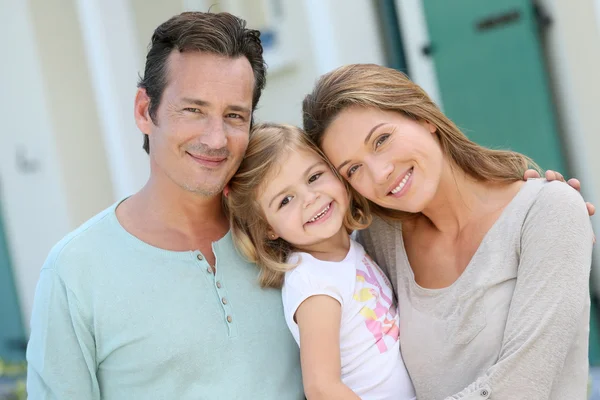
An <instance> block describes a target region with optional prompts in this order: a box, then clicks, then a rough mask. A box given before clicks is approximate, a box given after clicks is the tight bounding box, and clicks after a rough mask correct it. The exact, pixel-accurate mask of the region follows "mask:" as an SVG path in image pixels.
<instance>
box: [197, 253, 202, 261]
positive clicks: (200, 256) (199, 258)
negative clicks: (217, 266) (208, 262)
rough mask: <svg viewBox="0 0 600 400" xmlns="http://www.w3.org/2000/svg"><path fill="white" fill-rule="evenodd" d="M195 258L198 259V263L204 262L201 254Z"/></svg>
mask: <svg viewBox="0 0 600 400" xmlns="http://www.w3.org/2000/svg"><path fill="white" fill-rule="evenodd" d="M196 258H198V260H200V261H202V260H204V257H202V254H198V255H197V256H196Z"/></svg>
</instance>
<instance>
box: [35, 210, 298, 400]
mask: <svg viewBox="0 0 600 400" xmlns="http://www.w3.org/2000/svg"><path fill="white" fill-rule="evenodd" d="M116 206H117V204H115V205H113V206H112V207H110V208H109V209H107V210H105V211H103V212H101V213H100V214H98V215H97V216H95V217H94V218H92V219H91V220H89V221H88V222H86V223H85V224H84V225H82V226H81V227H80V228H78V229H77V230H75V231H74V232H72V233H71V234H69V235H68V236H67V237H65V238H64V239H63V240H62V241H61V242H59V243H58V244H57V245H56V246H55V247H54V248H53V250H52V251H51V252H50V255H49V256H48V259H47V260H46V263H45V264H44V266H43V268H42V271H41V275H40V280H39V283H38V286H37V290H36V295H35V302H34V307H33V314H32V319H31V338H30V341H29V346H28V349H27V361H28V379H27V389H28V394H29V398H30V399H34V400H37V399H69V400H70V399H74V400H87V399H94V400H95V399H106V400H116V399H127V400H132V399H144V400H147V399H178V400H180V399H193V400H198V399H261V400H268V399H278V400H285V399H303V398H304V395H303V391H302V380H301V374H300V359H299V351H298V346H297V345H296V343H295V341H294V339H293V337H292V335H291V334H290V332H289V330H288V328H287V326H286V323H285V320H284V316H283V308H282V304H281V293H280V291H278V290H274V289H261V288H260V287H259V285H258V283H257V273H258V270H257V268H256V267H255V266H254V265H253V264H250V263H248V262H246V261H245V260H243V259H242V258H241V257H240V256H239V255H238V253H237V252H236V250H235V248H234V246H233V242H232V240H231V235H230V234H229V233H228V234H227V235H226V236H225V237H223V238H222V239H221V240H219V241H218V242H215V243H213V251H214V253H215V255H216V258H217V262H216V273H213V272H212V269H211V268H210V267H209V264H208V263H207V262H206V261H205V259H204V257H203V255H202V254H201V253H200V252H199V251H185V252H173V251H166V250H162V249H159V248H156V247H152V246H150V245H148V244H147V243H145V242H143V241H141V240H139V239H137V238H136V237H134V236H133V235H131V234H129V233H128V232H127V231H126V230H125V229H124V228H123V227H122V226H121V225H120V223H119V222H118V220H117V217H116V214H115V209H116Z"/></svg>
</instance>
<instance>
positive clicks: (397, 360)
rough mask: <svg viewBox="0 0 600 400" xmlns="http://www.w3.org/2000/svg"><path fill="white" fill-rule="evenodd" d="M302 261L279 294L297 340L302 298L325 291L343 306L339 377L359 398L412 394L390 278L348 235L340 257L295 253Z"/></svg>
mask: <svg viewBox="0 0 600 400" xmlns="http://www.w3.org/2000/svg"><path fill="white" fill-rule="evenodd" d="M289 261H290V262H291V263H296V262H298V261H300V264H299V265H298V266H297V267H296V268H294V269H293V270H292V271H289V272H287V273H286V275H285V283H284V286H283V291H282V297H283V307H284V312H285V319H286V322H287V324H288V327H289V328H290V331H291V332H292V334H293V336H294V338H295V339H296V342H297V343H298V345H300V332H299V330H298V325H297V324H296V322H295V321H294V315H295V313H296V310H297V309H298V307H299V306H300V304H302V302H303V301H304V300H306V299H307V298H309V297H311V296H315V295H327V296H331V297H332V298H334V299H336V300H337V301H339V302H340V304H341V306H342V320H341V327H340V354H341V364H342V371H341V373H342V381H343V382H344V384H345V385H346V386H348V387H349V388H350V389H352V390H353V391H354V393H356V394H357V395H358V396H360V397H361V398H362V399H381V400H385V399H394V400H408V399H415V392H414V388H413V385H412V382H411V381H410V378H409V376H408V373H407V371H406V367H405V366H404V361H403V360H402V355H401V354H400V348H399V341H398V336H399V333H400V332H399V330H398V326H399V320H398V312H397V308H396V305H395V303H394V298H393V294H392V293H393V292H392V288H391V285H390V282H389V280H388V279H387V278H386V277H385V275H384V274H383V272H381V269H380V268H379V267H378V266H377V265H376V264H375V262H374V261H373V260H372V259H371V258H370V257H369V256H368V255H367V254H366V253H365V250H364V249H363V247H362V246H361V245H360V244H358V243H357V242H355V241H353V240H351V243H350V251H349V252H348V254H347V255H346V258H344V260H342V261H340V262H328V261H321V260H318V259H316V258H314V257H313V256H311V255H310V254H308V253H294V254H292V255H291V256H290V258H289Z"/></svg>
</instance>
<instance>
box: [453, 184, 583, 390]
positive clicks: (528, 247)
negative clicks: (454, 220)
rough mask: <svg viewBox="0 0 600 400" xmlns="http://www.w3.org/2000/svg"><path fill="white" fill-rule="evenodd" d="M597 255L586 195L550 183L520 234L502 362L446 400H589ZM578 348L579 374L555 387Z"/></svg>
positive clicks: (540, 194)
mask: <svg viewBox="0 0 600 400" xmlns="http://www.w3.org/2000/svg"><path fill="white" fill-rule="evenodd" d="M591 254H592V230H591V224H590V221H589V216H588V212H587V210H586V206H585V204H584V202H583V200H582V199H581V196H579V194H578V193H577V192H575V190H572V189H571V188H569V187H568V186H567V185H565V184H563V183H559V182H553V183H548V184H546V185H545V186H544V187H543V188H542V189H541V191H540V193H539V195H538V198H537V199H536V201H535V202H534V204H533V205H532V206H531V208H530V210H529V212H528V214H527V217H526V219H525V222H524V224H523V226H522V228H521V248H520V262H519V267H518V268H519V269H518V275H517V281H516V285H515V290H514V294H513V297H512V301H511V305H510V309H509V312H508V319H507V322H506V327H505V330H504V339H503V344H502V349H501V351H500V355H499V358H498V361H497V362H496V364H494V365H493V366H492V367H490V368H489V369H488V370H487V371H486V373H485V374H484V375H482V376H481V377H479V379H477V380H476V381H475V382H473V383H472V384H471V385H469V386H468V387H467V388H466V389H464V390H463V391H461V392H460V393H457V394H455V395H454V396H451V397H448V398H447V400H448V399H478V400H481V399H488V398H489V399H517V398H518V399H528V400H538V399H540V400H541V399H548V398H550V394H551V393H552V394H553V398H554V397H556V398H561V399H562V398H564V399H583V398H585V394H586V389H587V374H585V372H586V371H587V331H585V332H584V331H583V329H582V324H586V323H588V321H589V320H588V319H587V318H588V317H589V307H590V297H589V273H590V266H591ZM577 335H579V336H577ZM577 341H579V342H577ZM577 347H579V351H580V353H579V354H578V355H576V356H575V357H576V358H577V359H579V361H580V363H581V365H579V366H578V367H579V368H580V370H579V371H577V373H576V374H575V375H574V376H572V377H569V378H568V379H567V380H566V381H564V382H563V385H562V386H560V385H557V383H556V378H557V377H558V376H559V375H560V374H561V373H562V370H563V367H564V364H565V360H566V358H567V355H568V354H569V351H571V350H573V349H577ZM581 353H585V356H584V357H582V356H581ZM570 362H571V363H572V362H574V360H571V361H570Z"/></svg>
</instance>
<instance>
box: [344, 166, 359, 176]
mask: <svg viewBox="0 0 600 400" xmlns="http://www.w3.org/2000/svg"><path fill="white" fill-rule="evenodd" d="M358 167H359V166H358V165H353V166H351V167H350V168H348V171H347V172H346V175H347V176H348V178H351V177H352V175H353V174H354V173H355V172H356V171H357V170H358Z"/></svg>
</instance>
